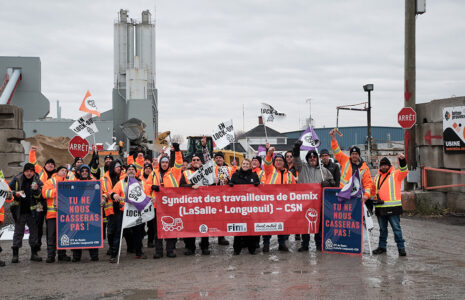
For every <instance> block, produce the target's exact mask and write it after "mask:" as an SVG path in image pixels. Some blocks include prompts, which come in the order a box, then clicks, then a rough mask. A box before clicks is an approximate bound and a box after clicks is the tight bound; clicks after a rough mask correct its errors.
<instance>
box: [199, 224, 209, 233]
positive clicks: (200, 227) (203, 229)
mask: <svg viewBox="0 0 465 300" xmlns="http://www.w3.org/2000/svg"><path fill="white" fill-rule="evenodd" d="M199 231H200V233H207V232H208V226H207V225H205V224H202V225H200V226H199Z"/></svg>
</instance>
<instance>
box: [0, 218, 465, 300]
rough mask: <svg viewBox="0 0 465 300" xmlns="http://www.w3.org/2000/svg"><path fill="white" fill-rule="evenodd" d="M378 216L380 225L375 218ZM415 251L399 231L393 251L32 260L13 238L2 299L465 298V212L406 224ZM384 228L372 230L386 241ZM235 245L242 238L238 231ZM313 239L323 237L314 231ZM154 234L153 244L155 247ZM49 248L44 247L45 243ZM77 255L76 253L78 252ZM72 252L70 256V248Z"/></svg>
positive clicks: (0, 283)
mask: <svg viewBox="0 0 465 300" xmlns="http://www.w3.org/2000/svg"><path fill="white" fill-rule="evenodd" d="M375 223H376V222H375ZM401 225H402V229H403V233H404V239H405V240H406V250H407V257H399V256H398V253H397V248H396V245H395V242H394V239H393V235H392V231H391V229H390V228H389V238H388V251H387V254H383V255H379V256H370V255H369V254H368V250H367V248H368V247H367V245H364V247H365V250H364V252H365V254H364V255H363V257H356V256H348V255H338V254H323V253H321V252H316V250H315V247H314V245H312V247H311V248H310V250H309V251H308V252H306V253H299V252H297V249H298V247H299V246H300V242H296V241H294V237H293V236H291V238H290V241H289V248H290V250H291V252H290V253H282V252H279V251H278V250H277V241H276V237H273V239H272V245H271V246H272V247H271V251H270V252H269V253H262V252H261V250H259V251H257V254H256V255H250V254H249V253H248V252H247V249H244V251H243V253H241V255H238V256H234V255H232V253H233V249H232V245H230V246H218V244H217V239H216V238H211V239H210V244H211V246H210V247H211V250H212V254H211V255H210V256H202V255H200V250H197V254H196V256H194V257H192V256H184V255H183V252H184V249H183V242H181V241H179V242H178V244H177V248H178V250H177V254H178V257H176V258H167V257H166V256H165V257H163V258H162V259H158V260H154V259H152V255H153V249H147V248H145V252H146V254H147V255H148V257H149V258H148V259H147V260H137V259H136V258H135V256H134V254H127V253H126V251H125V249H124V248H123V251H122V257H121V263H120V265H115V264H110V263H108V256H106V255H105V253H106V250H107V247H105V248H104V249H103V250H100V261H99V262H91V261H90V258H89V255H88V252H87V251H84V253H83V259H82V261H81V262H80V263H71V262H66V263H63V262H56V263H53V264H46V263H45V256H46V253H45V250H42V251H41V252H40V254H41V256H42V257H43V259H44V261H43V262H41V263H32V262H30V261H29V255H30V252H29V249H28V248H29V246H27V247H26V245H27V242H26V241H25V242H26V243H25V246H23V248H22V249H21V250H20V263H19V264H11V263H10V260H11V254H12V253H11V249H10V247H11V242H6V241H2V242H1V246H2V247H3V249H4V252H3V253H1V254H0V259H2V260H5V261H6V262H7V266H6V267H2V268H0V274H1V277H0V293H1V294H0V295H1V296H0V298H1V299H281V298H288V299H465V218H463V217H461V218H448V219H446V218H417V217H413V218H412V217H406V218H402V221H401ZM378 234H379V231H378V227H377V224H375V229H374V230H373V232H372V244H374V246H375V247H376V245H377V241H378ZM228 239H229V241H230V242H231V244H232V238H231V237H230V238H228ZM312 241H313V238H312ZM145 242H146V241H144V244H145ZM43 248H44V247H43ZM69 252H70V251H69ZM68 254H70V253H68Z"/></svg>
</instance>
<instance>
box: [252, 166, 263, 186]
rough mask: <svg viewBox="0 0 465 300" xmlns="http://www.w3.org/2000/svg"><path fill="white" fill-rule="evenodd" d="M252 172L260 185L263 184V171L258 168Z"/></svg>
mask: <svg viewBox="0 0 465 300" xmlns="http://www.w3.org/2000/svg"><path fill="white" fill-rule="evenodd" d="M252 172H255V173H256V174H257V176H258V179H260V183H261V184H264V183H265V171H263V170H262V169H260V168H255V169H253V170H252Z"/></svg>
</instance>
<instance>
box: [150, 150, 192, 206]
mask: <svg viewBox="0 0 465 300" xmlns="http://www.w3.org/2000/svg"><path fill="white" fill-rule="evenodd" d="M174 155H175V156H174V166H173V167H172V168H168V170H166V172H165V173H164V174H163V178H161V174H160V168H156V169H154V170H153V171H152V173H150V175H149V177H148V179H147V181H146V183H145V186H144V187H145V190H146V191H148V193H147V196H149V197H152V198H156V196H155V195H156V192H154V191H152V185H159V186H163V187H179V181H180V179H181V168H182V153H181V151H176V152H175V154H174ZM186 179H187V178H186ZM155 203H156V202H155ZM154 205H155V204H154Z"/></svg>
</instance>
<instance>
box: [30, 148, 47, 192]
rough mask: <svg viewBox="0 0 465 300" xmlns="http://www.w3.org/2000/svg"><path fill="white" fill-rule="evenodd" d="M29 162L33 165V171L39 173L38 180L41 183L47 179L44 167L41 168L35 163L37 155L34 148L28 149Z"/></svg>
mask: <svg viewBox="0 0 465 300" xmlns="http://www.w3.org/2000/svg"><path fill="white" fill-rule="evenodd" d="M29 162H30V163H31V164H33V165H34V168H35V172H36V173H37V174H38V175H39V178H40V181H42V183H43V184H45V182H46V181H47V180H48V179H49V178H48V175H47V172H45V170H44V168H42V167H41V166H40V165H39V164H38V163H37V155H36V151H35V150H32V149H31V150H30V151H29Z"/></svg>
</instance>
